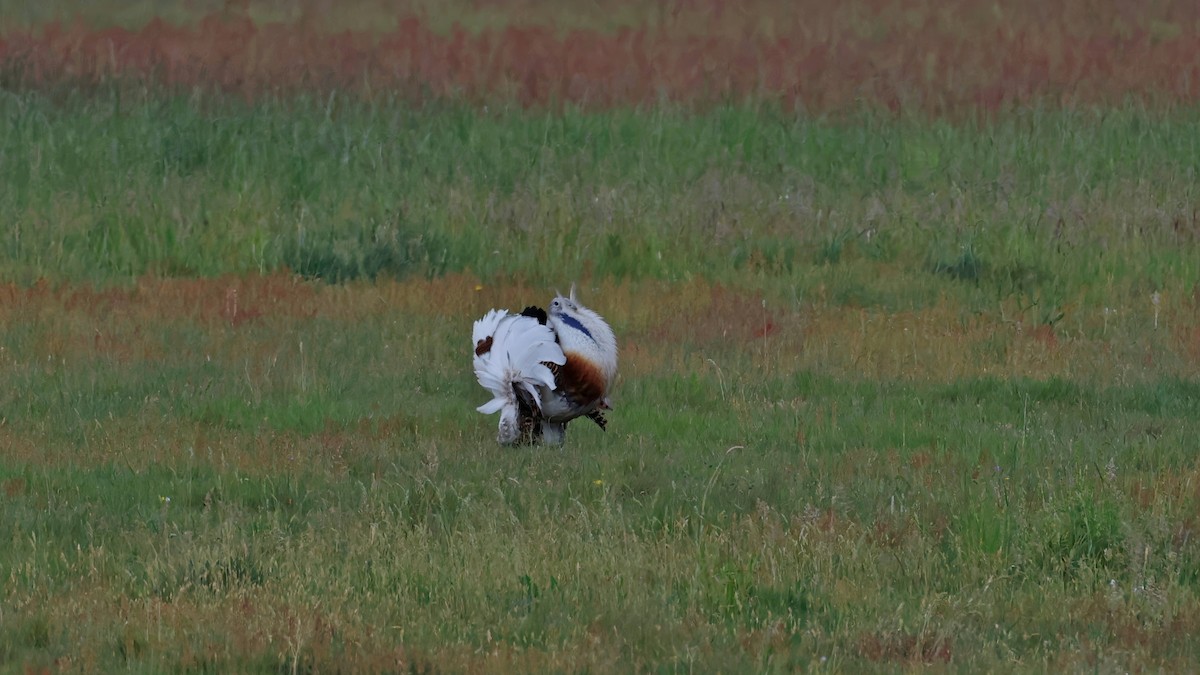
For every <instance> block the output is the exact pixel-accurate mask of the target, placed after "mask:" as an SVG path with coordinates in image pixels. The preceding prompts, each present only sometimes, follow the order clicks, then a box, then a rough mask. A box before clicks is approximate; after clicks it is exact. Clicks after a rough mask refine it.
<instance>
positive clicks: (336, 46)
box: [0, 0, 1200, 114]
mask: <svg viewBox="0 0 1200 675" xmlns="http://www.w3.org/2000/svg"><path fill="white" fill-rule="evenodd" d="M752 4H753V8H752V11H734V9H733V7H734V3H727V2H723V1H721V0H708V1H705V2H700V1H693V2H682V1H681V2H677V3H667V4H665V5H663V7H664V8H665V9H663V11H662V12H661V15H656V16H654V17H648V18H647V21H646V22H647V25H646V26H642V27H637V28H623V29H619V30H617V31H615V32H600V31H593V30H571V31H559V30H555V29H554V28H552V27H547V26H534V25H528V24H525V25H516V24H514V25H508V26H499V27H495V28H489V29H485V30H482V31H479V32H468V31H466V30H464V29H461V28H457V27H456V28H454V29H452V30H451V31H449V34H441V33H439V32H437V31H435V30H434V29H433V28H432V27H431V26H430V23H429V22H428V21H427V20H425V19H422V18H420V17H418V16H415V15H414V16H406V17H402V18H400V19H399V21H398V22H397V25H396V27H395V28H394V29H393V30H391V31H389V32H383V33H368V32H341V33H328V32H324V31H322V30H320V29H319V28H317V27H315V26H314V22H312V21H302V22H299V23H294V24H281V23H264V24H255V23H254V22H252V21H251V20H250V19H248V18H247V17H246V16H245V15H244V14H243V13H240V12H234V13H230V14H223V15H213V16H210V17H208V18H205V19H203V20H201V21H199V22H198V23H196V24H195V25H190V26H174V25H169V24H167V23H165V22H162V21H159V20H155V21H152V22H151V23H149V24H148V25H146V26H145V27H144V28H142V29H140V30H137V31H128V30H124V29H116V28H110V29H91V28H88V27H85V26H83V25H81V24H78V23H76V24H69V25H67V24H52V25H48V26H45V27H42V28H40V29H36V30H32V31H12V32H9V33H7V34H5V35H3V36H0V62H3V68H4V71H5V73H4V79H6V80H8V82H9V83H10V84H18V85H21V86H34V87H36V86H42V85H44V84H46V83H52V82H59V81H64V80H65V81H70V82H79V81H83V82H95V81H100V80H103V79H105V78H108V77H111V76H113V75H117V74H119V75H122V76H132V77H135V78H150V79H153V80H155V81H157V82H159V83H161V84H164V85H167V86H172V87H180V88H190V87H193V86H197V85H199V86H205V87H208V86H211V87H214V88H218V89H221V90H225V91H231V92H236V93H238V94H241V95H243V96H246V97H248V98H253V97H257V96H261V95H263V94H269V93H285V92H290V91H299V90H307V91H313V90H315V91H330V90H333V89H341V90H353V91H356V92H357V93H359V94H362V95H373V94H377V93H379V92H382V91H389V92H396V93H398V94H399V95H401V96H402V97H404V98H406V99H410V100H414V101H424V100H431V99H433V100H436V99H446V98H450V99H461V100H467V101H473V102H482V101H494V100H501V101H508V100H511V101H515V102H517V103H519V104H521V105H526V106H544V105H556V104H560V103H564V102H570V103H574V104H579V105H583V106H587V107H608V106H614V105H628V104H646V103H653V102H657V101H660V100H662V99H669V100H672V101H676V102H681V103H685V104H689V105H704V104H711V103H716V102H721V101H728V100H745V99H755V100H771V101H778V102H780V103H782V104H783V105H786V106H790V107H798V108H804V109H808V110H814V111H838V110H848V109H853V108H856V107H860V106H863V105H867V106H872V107H881V108H886V109H891V110H901V109H906V110H919V111H923V112H926V113H933V114H954V113H960V112H963V111H984V112H987V111H992V110H997V109H1003V108H1007V107H1011V106H1013V105H1018V104H1022V103H1026V102H1030V101H1041V102H1048V103H1050V104H1055V105H1075V104H1088V103H1114V102H1120V101H1124V100H1126V99H1130V98H1132V99H1135V100H1141V101H1144V102H1147V103H1191V102H1195V101H1196V100H1197V98H1198V97H1200V3H1194V2H1184V1H1182V0H1163V1H1162V2H1157V3H1154V6H1153V7H1150V8H1147V7H1144V6H1143V5H1142V4H1141V3H1134V2H1117V3H1109V4H1107V5H1106V6H1105V7H1104V8H1102V9H1097V8H1096V6H1095V5H1094V3H1090V2H1086V1H1085V0H1069V1H1067V2H1061V3H1047V2H1034V1H1033V0H1028V1H1023V2H1015V3H1004V4H1003V5H999V4H995V3H993V2H991V1H990V0H986V1H985V0H967V1H966V2H960V3H954V4H953V5H952V6H943V4H942V3H933V2H931V1H930V0H900V1H899V2H884V1H883V0H861V1H859V2H850V3H829V2H800V3H794V4H791V3H771V2H760V3H752Z"/></svg>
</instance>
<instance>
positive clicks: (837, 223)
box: [0, 87, 1200, 672]
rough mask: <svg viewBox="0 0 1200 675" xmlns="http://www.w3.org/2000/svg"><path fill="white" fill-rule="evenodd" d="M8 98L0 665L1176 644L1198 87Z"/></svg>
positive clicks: (973, 666) (1187, 619) (1198, 618)
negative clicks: (480, 382)
mask: <svg viewBox="0 0 1200 675" xmlns="http://www.w3.org/2000/svg"><path fill="white" fill-rule="evenodd" d="M0 101H2V102H0V108H2V109H0V113H2V114H0V157H2V158H3V159H2V161H0V183H2V184H4V185H5V186H6V187H5V189H4V190H2V191H0V220H2V221H3V222H4V223H6V227H5V228H4V229H3V233H2V234H0V279H3V280H4V281H6V282H8V283H6V284H5V285H4V286H0V378H2V379H3V381H4V382H5V383H6V384H7V389H6V390H5V391H4V392H2V393H0V538H2V541H3V542H4V545H3V546H0V578H3V579H4V581H5V584H4V587H3V589H4V590H3V595H0V669H2V670H12V671H18V670H25V669H31V670H37V669H41V668H56V669H57V668H64V669H81V670H89V671H103V672H111V671H115V670H131V671H138V672H151V671H153V672H159V671H179V670H196V671H200V670H207V671H216V672H226V671H243V672H244V671H251V672H257V671H280V670H286V671H300V670H306V671H317V670H320V671H329V670H353V671H389V672H391V671H400V670H412V671H418V672H421V671H426V672H427V671H434V670H436V671H462V670H475V671H487V672H509V671H515V672H530V671H581V670H590V671H598V672H627V671H629V670H639V671H675V670H688V669H695V670H702V671H734V672H745V671H772V672H791V671H794V670H797V669H810V668H818V667H829V668H832V669H837V670H846V671H852V672H857V671H863V670H868V671H873V670H878V671H892V670H895V669H916V668H920V667H922V666H923V665H924V664H946V665H945V667H946V668H948V669H953V670H967V671H988V670H1009V669H1013V668H1018V667H1021V666H1024V667H1032V668H1034V669H1044V670H1083V669H1089V670H1092V669H1094V670H1102V671H1110V670H1112V671H1115V670H1118V669H1119V670H1131V669H1165V670H1177V671H1178V670H1189V669H1193V668H1194V667H1195V665H1196V663H1197V662H1200V650H1198V648H1197V646H1196V642H1195V641H1194V640H1192V639H1190V636H1191V635H1194V634H1195V633H1196V631H1197V630H1200V612H1197V610H1196V608H1197V607H1200V603H1198V597H1197V596H1198V592H1200V575H1198V574H1197V573H1196V570H1197V569H1198V564H1200V548H1198V546H1200V544H1198V543H1197V539H1196V537H1195V532H1196V528H1197V526H1198V525H1197V523H1198V522H1200V521H1197V517H1196V513H1197V507H1198V506H1200V503H1198V501H1197V498H1198V496H1197V493H1196V491H1195V489H1194V485H1195V483H1196V481H1197V480H1200V465H1198V464H1197V462H1196V460H1195V453H1194V444H1193V442H1192V439H1194V438H1196V437H1197V434H1198V433H1200V385H1198V384H1197V375H1198V374H1200V322H1198V321H1197V319H1196V314H1195V305H1196V299H1195V295H1194V289H1195V287H1196V285H1197V283H1198V282H1200V278H1198V276H1200V270H1198V259H1197V256H1196V254H1195V252H1194V250H1193V249H1194V243H1195V242H1194V239H1195V237H1196V236H1197V234H1200V232H1198V231H1197V230H1196V224H1195V222H1194V221H1193V220H1192V216H1191V206H1190V205H1191V203H1192V202H1193V201H1194V199H1195V193H1194V187H1193V185H1194V177H1195V172H1196V169H1197V163H1198V161H1200V160H1197V157H1200V152H1197V148H1196V143H1197V141H1196V140H1195V139H1196V138H1197V137H1198V136H1197V134H1198V133H1200V129H1197V126H1198V125H1200V114H1198V113H1197V112H1196V111H1193V110H1176V111H1174V112H1171V113H1159V112H1151V111H1146V110H1140V109H1136V108H1128V109H1122V110H1112V111H1106V112H1103V113H1100V112H1061V111H1049V110H1031V111H1025V112H1021V113H1017V114H1014V115H1012V116H1008V117H1004V118H1002V119H998V120H996V121H995V122H994V123H991V124H988V125H982V124H966V123H964V124H960V125H953V124H949V123H944V122H931V121H922V120H918V119H907V118H906V119H885V118H880V117H868V116H864V117H861V118H858V119H842V120H821V119H807V118H796V117H789V116H787V115H784V114H783V113H781V112H779V111H775V110H771V109H756V108H750V107H736V108H724V109H718V110H715V111H712V112H710V113H704V114H685V113H683V112H677V111H672V110H645V111H616V112H610V113H588V114H584V113H580V112H576V111H571V110H567V111H562V112H561V113H555V114H551V113H537V112H521V111H516V110H508V109H498V110H488V111H481V110H473V109H471V108H469V107H467V106H465V105H464V106H456V105H444V106H440V107H430V108H424V109H412V108H409V107H406V106H404V105H402V104H400V103H396V102H391V101H388V100H386V99H379V100H376V101H372V102H364V101H357V100H343V99H340V98H333V99H329V100H320V101H317V100H304V99H298V100H288V101H276V102H264V103H259V104H255V105H253V106H249V105H246V104H243V103H239V102H235V101H231V100H225V99H220V98H211V97H207V96H200V97H198V98H196V99H194V100H186V99H182V98H173V97H171V96H168V95H165V94H143V95H133V94H131V93H130V90H129V89H128V88H121V87H114V88H113V89H112V90H111V91H99V92H96V91H93V92H89V93H87V94H86V95H85V94H84V93H81V92H79V91H68V90H65V89H64V90H55V91H48V92H42V93H38V92H28V91H21V92H9V93H7V94H5V95H4V97H3V99H2V100H0ZM572 280H578V281H580V282H581V283H582V288H581V295H582V299H583V301H584V302H586V303H588V304H589V305H591V306H593V307H595V308H596V309H598V310H599V311H600V312H601V313H603V314H604V315H605V316H607V317H608V318H609V319H610V320H611V322H612V323H613V326H614V328H615V329H616V332H617V335H618V337H619V339H620V341H621V345H622V350H623V351H622V380H621V382H620V384H619V387H618V389H617V392H616V396H615V399H616V400H615V403H616V410H615V411H614V412H613V413H612V415H611V423H610V427H609V431H608V432H607V433H602V432H601V431H600V430H599V429H597V428H595V427H593V426H591V425H589V424H586V423H579V424H574V425H572V427H571V430H570V434H569V439H568V445H567V446H566V447H565V448H564V449H562V450H559V449H554V448H532V449H530V448H525V449H518V450H512V449H500V448H497V447H496V446H495V443H494V440H493V439H494V434H495V426H494V425H495V420H494V419H493V418H484V417H483V416H481V415H478V414H477V413H475V412H474V411H473V410H472V408H473V407H474V406H475V405H478V404H479V403H481V402H482V401H483V399H484V396H483V395H482V394H483V392H482V390H481V389H479V387H478V386H477V385H476V383H475V382H474V380H473V378H472V375H471V372H470V367H469V356H470V351H469V349H470V345H469V344H468V343H469V340H468V339H467V338H466V337H464V336H466V335H469V333H468V331H469V327H470V322H471V320H472V319H473V318H475V317H476V316H478V315H480V314H482V312H483V311H485V310H486V309H488V308H490V307H493V306H508V307H519V306H522V305H524V304H526V303H529V302H544V301H545V300H546V298H548V296H549V294H550V292H551V289H552V288H553V287H554V286H559V287H565V286H566V285H568V284H569V283H570V282H571V281H572ZM333 282H336V283H333ZM1154 293H1158V295H1157V296H1153V295H1152V294H1154ZM1152 297H1158V298H1159V300H1158V304H1157V305H1156V304H1154V301H1153V300H1152Z"/></svg>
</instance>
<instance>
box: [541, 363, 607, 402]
mask: <svg viewBox="0 0 1200 675" xmlns="http://www.w3.org/2000/svg"><path fill="white" fill-rule="evenodd" d="M563 353H564V354H565V355H566V357H567V362H566V363H565V364H563V365H561V366H557V367H554V368H551V370H553V371H554V384H555V387H554V388H555V390H557V391H559V392H561V393H562V395H563V396H566V397H567V398H569V399H570V400H572V401H574V402H575V403H576V404H578V405H587V404H589V403H591V402H592V401H598V400H600V399H601V398H604V392H605V388H606V387H605V384H606V383H605V381H604V374H603V373H602V372H600V368H598V367H597V366H596V365H595V364H594V363H592V362H591V361H589V360H588V359H586V358H584V357H583V356H580V355H579V354H578V353H576V352H568V351H564V352H563Z"/></svg>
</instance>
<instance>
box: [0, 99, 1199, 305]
mask: <svg viewBox="0 0 1200 675" xmlns="http://www.w3.org/2000/svg"><path fill="white" fill-rule="evenodd" d="M0 108H2V110H0V112H3V115H2V119H3V122H0V151H2V152H3V153H4V156H5V157H6V158H7V159H6V161H5V163H4V164H3V166H2V167H0V174H2V175H0V178H2V179H3V180H4V182H5V184H6V186H7V189H6V191H5V193H4V195H3V196H2V197H0V218H3V220H4V222H6V223H8V224H9V227H8V228H7V234H6V235H5V236H4V237H3V240H0V277H4V278H8V279H12V280H15V281H19V282H24V283H28V282H30V281H32V280H34V279H37V278H42V277H47V278H50V279H54V280H65V281H91V282H111V281H114V280H116V281H120V280H131V279H133V278H135V277H137V276H140V275H143V274H160V275H169V276H173V275H200V276H211V275H217V274H222V273H247V272H259V273H261V272H265V271H271V270H277V269H283V268H287V269H290V270H293V271H296V272H299V273H301V274H305V275H308V276H313V277H320V278H323V279H326V280H329V281H335V282H336V281H344V280H349V279H360V278H361V279H373V278H377V277H379V276H381V275H382V276H401V277H403V276H406V275H409V274H432V275H436V274H442V273H446V272H456V271H463V270H469V271H472V272H474V273H476V274H479V275H481V276H483V277H484V278H485V279H486V278H495V277H501V278H503V277H507V276H508V275H510V274H511V273H512V272H513V271H514V270H520V271H521V272H522V274H523V275H524V276H525V277H526V278H527V279H529V280H530V281H531V282H535V283H541V284H545V283H560V282H561V280H562V279H564V278H569V277H577V276H578V275H579V274H581V273H585V274H592V275H596V276H599V277H606V276H615V277H621V278H633V279H638V278H658V279H684V278H688V277H690V276H692V275H693V274H695V273H696V271H698V270H704V271H705V274H704V277H706V278H709V279H714V280H719V281H735V280H739V279H744V278H752V279H754V280H755V282H756V283H758V284H773V285H775V286H777V287H787V288H789V289H791V292H792V293H795V294H803V295H808V294H811V293H812V292H814V290H815V289H816V287H817V286H819V285H822V284H828V283H830V280H831V279H833V280H835V283H836V280H837V279H838V277H839V276H840V275H838V274H837V273H836V272H835V273H832V274H831V270H829V269H828V268H829V267H834V268H837V267H850V268H853V269H849V270H848V271H847V272H846V276H848V277H851V278H853V279H856V280H858V281H857V282H856V283H857V284H858V285H861V284H866V286H865V287H862V288H843V289H840V292H841V294H842V295H843V300H844V301H845V302H851V303H855V304H860V305H883V306H889V307H898V306H905V305H912V304H914V303H916V304H920V303H922V302H925V301H927V299H928V298H930V297H934V296H935V294H936V293H935V289H938V288H942V287H944V286H945V284H941V283H939V281H938V280H937V279H934V278H933V277H931V275H930V274H929V273H930V272H933V273H934V274H933V276H937V275H938V274H941V275H944V276H946V277H949V278H953V279H957V280H959V281H961V282H963V284H962V285H963V286H965V287H968V288H966V289H964V290H963V291H961V292H962V293H967V294H973V295H976V296H979V297H980V298H987V297H988V296H991V298H997V297H1007V296H1010V295H1019V296H1022V297H1025V298H1027V299H1028V300H1029V301H1030V302H1041V303H1042V305H1043V306H1045V305H1056V306H1057V305H1061V304H1064V303H1067V302H1072V301H1075V300H1076V297H1075V296H1076V295H1078V294H1081V293H1082V294H1084V295H1085V296H1087V300H1088V301H1090V302H1100V301H1102V300H1103V299H1105V298H1103V297H1102V296H1111V294H1112V293H1125V292H1130V291H1134V292H1139V293H1140V292H1142V291H1145V292H1146V293H1148V292H1150V290H1157V289H1161V288H1163V287H1164V286H1165V285H1168V284H1182V285H1184V286H1189V285H1190V284H1194V283H1196V282H1197V281H1198V280H1200V270H1198V269H1197V262H1196V259H1195V256H1193V255H1191V254H1190V246H1189V245H1190V244H1191V243H1192V242H1194V240H1195V238H1196V236H1198V230H1197V224H1196V223H1195V219H1194V214H1192V212H1191V207H1190V206H1189V204H1190V203H1191V201H1192V200H1193V199H1194V187H1193V184H1194V180H1193V177H1194V175H1195V173H1196V171H1197V168H1198V162H1200V160H1197V157H1200V147H1197V141H1196V139H1197V138H1200V128H1198V127H1200V117H1197V116H1196V114H1195V113H1194V112H1193V111H1187V110H1184V111H1177V112H1174V113H1151V112H1147V111H1144V110H1138V109H1134V108H1130V109H1126V110H1115V111H1108V112H1105V113H1103V114H1100V113H1086V112H1050V111H1028V112H1024V113H1021V114H1017V115H1014V116H1012V117H1009V118H1005V119H1003V120H1001V121H999V122H997V123H995V124H992V125H986V126H980V125H973V124H963V125H957V126H956V125H951V124H948V123H944V122H923V121H920V120H915V119H884V118H879V117H864V118H862V119H856V120H842V121H822V120H813V119H806V118H798V117H794V116H789V115H786V114H784V113H782V112H779V111H774V110H771V109H755V108H750V107H733V108H724V109H718V110H716V111H713V112H711V113H707V114H701V115H687V114H684V113H682V112H673V111H669V110H656V111H647V112H636V111H617V112H612V113H581V112H574V111H565V112H563V113H562V114H550V113H543V114H539V113H530V112H519V111H515V110H509V109H500V110H495V111H492V112H478V111H475V110H473V109H471V108H469V107H467V106H453V105H447V106H435V107H429V108H425V109H419V110H414V109H411V108H409V107H406V106H404V105H402V104H400V103H395V102H389V101H387V100H380V101H375V102H361V101H356V100H346V99H341V98H337V97H331V98H329V99H327V100H303V99H301V100H289V101H286V102H264V103H260V104H256V105H253V106H247V105H245V104H241V103H238V102H235V101H229V100H222V99H212V98H206V97H200V98H198V99H185V98H169V97H160V96H146V95H144V94H143V95H140V96H139V95H135V94H131V93H130V92H128V91H124V90H122V89H120V88H117V87H114V88H112V90H111V91H107V92H101V93H98V94H95V95H93V96H89V97H82V96H81V95H79V94H78V93H71V92H64V93H60V94H58V95H55V96H51V95H48V94H41V93H35V92H23V93H15V94H9V95H7V96H6V97H5V98H4V100H3V102H2V103H0ZM813 263H819V264H816V265H814V264H813ZM881 269H887V270H892V273H890V274H889V276H890V277H892V278H889V279H888V283H887V284H886V287H882V288H881V287H872V286H871V284H870V281H869V280H864V279H863V277H866V276H870V275H864V274H863V271H866V270H881ZM876 274H878V272H876ZM844 284H845V282H842V285H844ZM1147 289H1149V290H1147ZM1047 312H1049V310H1047ZM1050 314H1051V315H1053V314H1052V312H1051V313H1050Z"/></svg>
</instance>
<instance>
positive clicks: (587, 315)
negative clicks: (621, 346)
mask: <svg viewBox="0 0 1200 675" xmlns="http://www.w3.org/2000/svg"><path fill="white" fill-rule="evenodd" d="M548 314H549V322H550V325H551V327H552V328H554V332H555V333H556V334H557V335H558V341H559V343H560V344H561V345H562V347H563V350H564V351H568V350H570V351H579V352H581V353H584V354H587V355H590V356H591V357H592V358H595V359H597V360H599V361H601V362H602V363H603V364H604V366H605V367H604V370H605V371H606V372H615V371H616V363H617V338H616V336H615V335H613V332H612V328H609V326H608V323H606V322H605V321H604V318H603V317H601V316H600V315H599V314H597V313H595V312H593V311H592V310H590V309H588V308H587V307H584V306H583V305H581V304H579V301H578V300H577V299H576V298H575V287H574V286H573V285H572V286H571V293H570V294H569V295H567V296H565V297H564V296H562V295H559V296H557V297H555V298H554V299H553V300H551V301H550V311H549V312H548Z"/></svg>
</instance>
